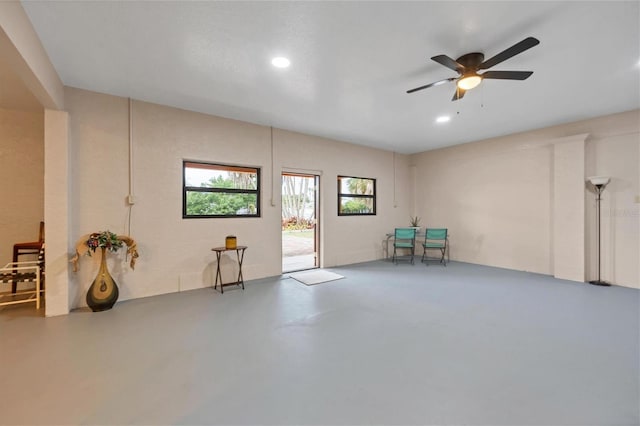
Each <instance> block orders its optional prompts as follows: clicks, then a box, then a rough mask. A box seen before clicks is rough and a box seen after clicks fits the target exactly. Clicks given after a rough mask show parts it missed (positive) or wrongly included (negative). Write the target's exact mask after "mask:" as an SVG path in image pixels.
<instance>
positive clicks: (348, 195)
mask: <svg viewBox="0 0 640 426" xmlns="http://www.w3.org/2000/svg"><path fill="white" fill-rule="evenodd" d="M342 179H364V180H370V181H373V194H372V195H366V194H348V193H343V192H340V191H341V189H342V185H341V183H342ZM337 182H338V216H375V215H376V212H377V206H376V205H377V201H376V199H377V179H375V178H367V177H358V176H346V175H338V178H337ZM343 197H344V198H360V199H370V200H373V208H372V211H371V213H344V212H341V211H340V210H341V209H340V207H341V206H342V198H343Z"/></svg>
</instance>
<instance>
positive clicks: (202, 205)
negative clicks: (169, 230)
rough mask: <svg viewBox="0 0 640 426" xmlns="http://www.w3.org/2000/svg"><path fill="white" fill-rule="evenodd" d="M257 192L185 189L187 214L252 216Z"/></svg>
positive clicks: (254, 211) (256, 202) (256, 203)
mask: <svg viewBox="0 0 640 426" xmlns="http://www.w3.org/2000/svg"><path fill="white" fill-rule="evenodd" d="M257 205H258V194H228V193H224V192H193V191H187V215H188V216H209V215H215V216H245V215H247V216H253V215H255V214H256V213H257V211H256V206H257Z"/></svg>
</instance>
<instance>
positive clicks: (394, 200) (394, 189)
mask: <svg viewBox="0 0 640 426" xmlns="http://www.w3.org/2000/svg"><path fill="white" fill-rule="evenodd" d="M396 207H398V203H397V202H396V152H395V151H394V152H393V208H396Z"/></svg>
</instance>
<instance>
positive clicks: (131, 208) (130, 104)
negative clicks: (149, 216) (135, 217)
mask: <svg viewBox="0 0 640 426" xmlns="http://www.w3.org/2000/svg"><path fill="white" fill-rule="evenodd" d="M133 204H134V197H133V101H132V100H131V98H129V195H128V196H127V205H128V206H129V211H128V218H127V235H128V236H131V213H132V210H133Z"/></svg>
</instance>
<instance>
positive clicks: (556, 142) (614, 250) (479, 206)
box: [411, 111, 640, 288]
mask: <svg viewBox="0 0 640 426" xmlns="http://www.w3.org/2000/svg"><path fill="white" fill-rule="evenodd" d="M639 132H640V120H639V116H638V111H631V112H627V113H621V114H615V115H612V116H607V117H601V118H597V119H592V120H585V121H580V122H576V123H571V124H567V125H562V126H555V127H550V128H545V129H540V130H536V131H532V132H525V133H520V134H517V135H511V136H506V137H501V138H495V139H489V140H485V141H480V142H475V143H470V144H465V145H460V146H456V147H451V148H444V149H439V150H434V151H428V152H424V153H420V154H416V155H414V156H413V157H412V160H411V161H412V163H413V164H414V165H415V167H416V193H417V197H416V213H417V214H418V215H420V216H422V217H423V224H424V225H425V226H434V227H435V226H444V227H448V228H449V229H450V232H451V257H452V259H456V260H460V261H464V262H471V263H479V264H485V265H491V266H498V267H504V268H510V269H517V270H523V271H532V272H538V273H543V274H550V275H553V274H555V273H556V269H558V268H559V267H560V265H558V266H557V265H554V259H573V260H571V261H572V262H577V263H579V259H576V257H575V256H571V255H569V256H561V255H560V253H555V251H556V250H566V248H563V247H562V244H561V242H562V241H564V240H562V241H560V242H557V241H556V242H555V243H554V234H553V226H554V223H555V224H556V226H559V225H557V224H562V223H566V221H567V218H559V217H556V215H557V214H556V213H554V202H553V200H554V192H553V188H554V182H555V181H556V179H562V180H564V181H566V182H571V185H573V186H574V187H575V182H576V181H575V176H569V177H566V176H558V175H557V173H558V170H555V169H554V156H555V155H556V154H555V152H556V147H559V146H560V144H562V143H566V142H567V137H569V136H572V135H581V134H587V136H586V142H585V148H584V153H585V154H584V174H585V176H583V179H584V178H586V176H590V175H596V174H598V175H602V174H606V175H610V176H612V177H613V179H612V183H611V184H610V185H609V186H608V187H607V190H606V192H605V195H604V197H605V201H603V206H602V207H603V258H604V260H603V264H604V265H603V278H604V279H606V280H609V281H611V282H613V283H616V284H619V285H624V286H629V287H636V288H640V271H639V270H638V259H639V258H640V237H639V232H638V223H639V222H640V221H639V220H638V216H639V213H638V210H639V204H638V203H637V202H636V198H635V197H637V196H638V195H639V194H640V166H639V164H638V161H637V159H638V149H639V144H640V137H639V136H640V133H639ZM569 139H571V138H569ZM574 148H575V147H574ZM574 152H578V153H579V152H580V150H579V149H578V150H577V151H574ZM579 169H580V167H579V166H575V170H579ZM576 188H577V187H576ZM573 196H574V197H578V198H574V199H573V201H572V205H575V203H576V200H579V199H583V198H584V199H585V209H584V210H580V209H579V208H577V207H576V211H575V216H574V217H575V219H576V221H583V222H584V229H585V234H586V246H585V253H586V265H587V266H586V271H585V277H584V278H586V279H593V278H594V276H593V274H594V273H595V252H594V248H593V245H594V244H593V241H595V222H594V220H595V219H594V217H593V212H594V208H595V206H594V202H593V195H592V194H591V193H589V192H588V191H587V187H586V185H585V186H583V193H581V194H574V195H573ZM566 208H567V207H566V206H565V207H563V209H564V211H565V212H566ZM605 216H607V217H605ZM605 222H606V223H607V224H606V225H605ZM605 227H606V229H605ZM563 231H566V229H563ZM567 238H570V239H573V240H575V239H576V238H580V237H579V229H576V230H573V231H571V234H570V235H568V236H567ZM559 243H560V244H559ZM605 252H606V254H605ZM562 266H563V267H565V266H566V265H562ZM569 269H571V268H569ZM571 273H572V274H575V271H572V272H571Z"/></svg>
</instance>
